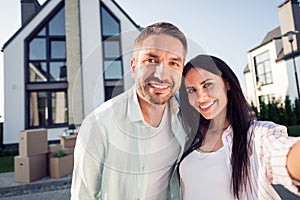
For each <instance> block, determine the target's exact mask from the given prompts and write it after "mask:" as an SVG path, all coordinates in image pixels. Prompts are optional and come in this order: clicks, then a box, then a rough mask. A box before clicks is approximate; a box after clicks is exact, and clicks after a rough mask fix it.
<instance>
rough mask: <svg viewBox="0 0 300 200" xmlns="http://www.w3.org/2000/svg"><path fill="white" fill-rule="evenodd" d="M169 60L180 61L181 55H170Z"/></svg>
mask: <svg viewBox="0 0 300 200" xmlns="http://www.w3.org/2000/svg"><path fill="white" fill-rule="evenodd" d="M170 60H173V61H179V62H182V59H181V57H171V58H170Z"/></svg>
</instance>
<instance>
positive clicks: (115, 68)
mask: <svg viewBox="0 0 300 200" xmlns="http://www.w3.org/2000/svg"><path fill="white" fill-rule="evenodd" d="M122 74H123V73H122V63H121V61H119V60H116V61H113V62H111V61H104V78H105V79H106V80H108V79H117V80H118V79H121V78H122Z"/></svg>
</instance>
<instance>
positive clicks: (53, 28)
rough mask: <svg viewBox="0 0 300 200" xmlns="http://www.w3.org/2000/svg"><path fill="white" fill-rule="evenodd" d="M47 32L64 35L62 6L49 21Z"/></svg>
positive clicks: (63, 11) (63, 10)
mask: <svg viewBox="0 0 300 200" xmlns="http://www.w3.org/2000/svg"><path fill="white" fill-rule="evenodd" d="M49 33H50V35H66V30H65V9H64V8H62V9H61V10H60V11H59V12H58V13H57V14H56V15H55V16H54V18H53V19H52V20H51V21H50V22H49Z"/></svg>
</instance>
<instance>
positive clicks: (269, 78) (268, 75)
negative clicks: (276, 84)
mask: <svg viewBox="0 0 300 200" xmlns="http://www.w3.org/2000/svg"><path fill="white" fill-rule="evenodd" d="M272 82H273V81H272V73H270V72H269V73H266V83H272Z"/></svg>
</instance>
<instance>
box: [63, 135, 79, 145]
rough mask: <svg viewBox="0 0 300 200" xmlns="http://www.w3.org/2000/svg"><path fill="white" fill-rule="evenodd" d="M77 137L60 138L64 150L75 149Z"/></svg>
mask: <svg viewBox="0 0 300 200" xmlns="http://www.w3.org/2000/svg"><path fill="white" fill-rule="evenodd" d="M76 138H77V135H68V136H61V137H60V144H61V145H62V147H63V148H69V147H75V144H76Z"/></svg>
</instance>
